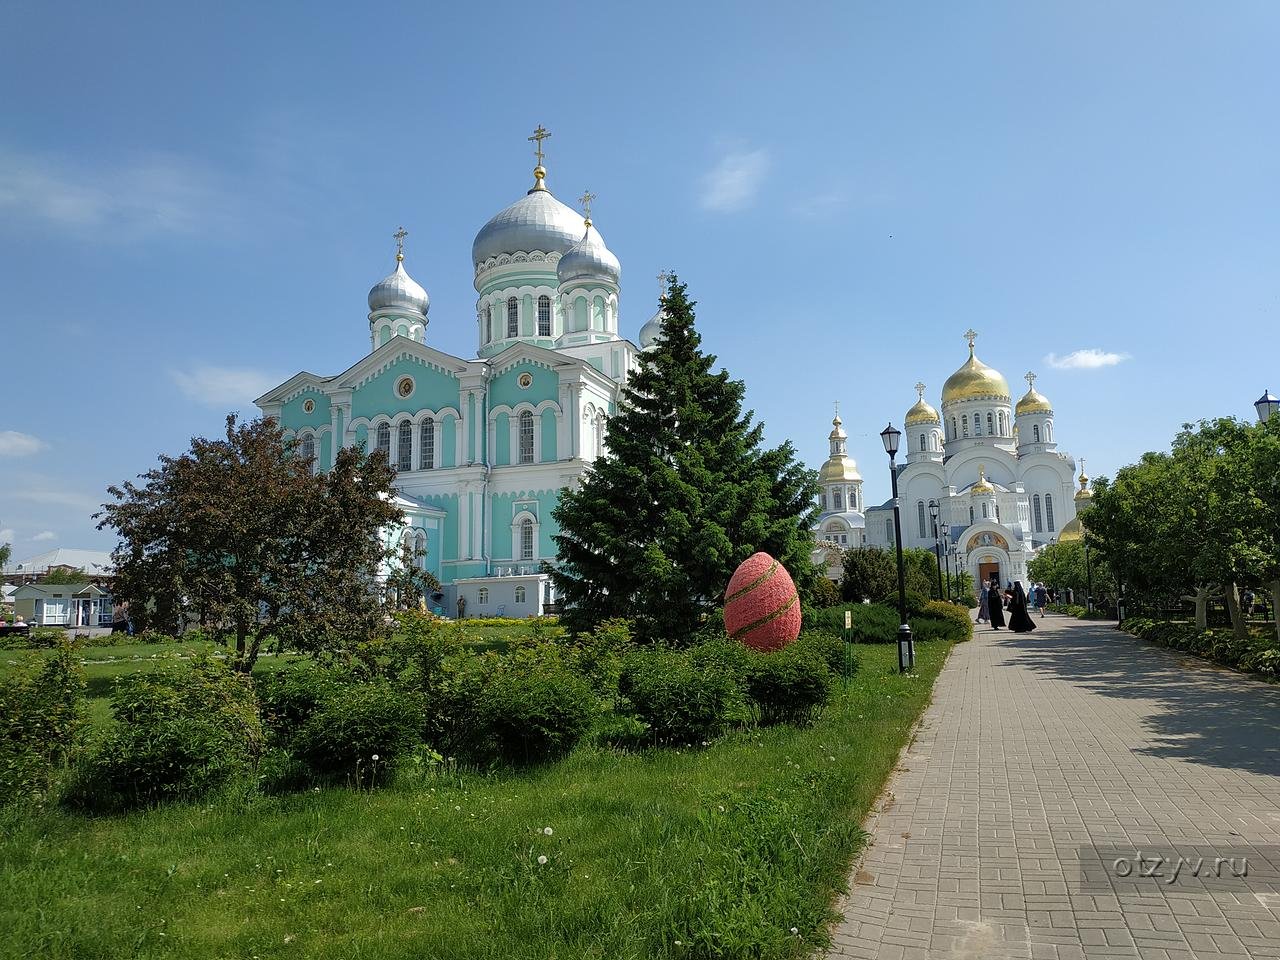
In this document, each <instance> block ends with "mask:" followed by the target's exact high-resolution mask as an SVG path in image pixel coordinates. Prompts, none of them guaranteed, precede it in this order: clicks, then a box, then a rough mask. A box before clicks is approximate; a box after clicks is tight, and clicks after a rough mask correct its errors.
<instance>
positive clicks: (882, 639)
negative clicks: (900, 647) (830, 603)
mask: <svg viewBox="0 0 1280 960" xmlns="http://www.w3.org/2000/svg"><path fill="white" fill-rule="evenodd" d="M846 610H847V611H849V613H850V616H851V619H852V627H851V629H850V640H851V641H852V642H853V643H893V642H894V640H895V639H896V638H897V636H898V611H897V610H895V609H893V608H892V607H887V606H885V605H884V604H882V603H854V604H844V605H842V606H839V607H832V608H830V609H828V610H823V611H822V612H821V613H820V614H818V615H817V617H816V618H815V626H819V627H824V628H826V629H827V630H834V631H836V632H837V633H838V634H840V635H841V636H843V635H844V614H845V611H846Z"/></svg>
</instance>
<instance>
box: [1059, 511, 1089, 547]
mask: <svg viewBox="0 0 1280 960" xmlns="http://www.w3.org/2000/svg"><path fill="white" fill-rule="evenodd" d="M1083 539H1084V524H1082V523H1081V522H1080V518H1079V517H1078V516H1076V517H1072V518H1071V519H1070V520H1069V521H1067V525H1066V526H1065V527H1063V528H1062V532H1061V533H1059V534H1058V542H1059V543H1076V542H1078V541H1080V540H1083Z"/></svg>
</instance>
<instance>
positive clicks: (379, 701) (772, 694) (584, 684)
mask: <svg viewBox="0 0 1280 960" xmlns="http://www.w3.org/2000/svg"><path fill="white" fill-rule="evenodd" d="M939 622H940V621H939ZM856 669H857V661H856V659H854V658H852V657H851V656H850V650H849V648H848V646H847V645H846V644H845V643H844V642H843V640H842V639H841V638H840V637H839V636H837V635H836V634H834V633H832V632H830V631H823V630H819V629H810V630H808V631H806V632H805V633H804V634H802V636H801V637H800V639H799V640H798V641H797V642H796V643H794V644H791V645H790V646H789V647H787V648H786V649H784V650H782V651H778V652H776V653H770V654H760V653H756V652H754V651H752V650H749V649H747V648H745V647H743V646H742V645H740V644H737V643H733V642H731V641H729V640H728V639H727V638H725V637H724V636H723V635H721V636H719V637H713V638H712V639H708V640H705V641H704V642H702V643H700V644H698V645H696V646H693V647H689V648H686V649H674V648H652V647H645V648H640V647H637V646H636V645H634V644H633V643H632V642H631V638H630V632H629V629H628V626H627V625H626V624H625V623H624V622H613V623H608V624H605V625H603V626H602V627H600V628H599V629H598V630H596V631H595V632H593V633H590V634H586V635H581V636H577V637H564V636H554V637H551V638H550V639H548V638H543V637H531V638H528V639H527V640H523V641H519V642H515V643H514V645H513V648H512V649H510V650H508V651H504V652H502V653H498V652H494V651H486V652H477V651H476V650H475V649H473V648H472V647H471V646H469V645H467V644H465V643H463V642H462V641H461V640H460V639H459V636H458V633H457V632H456V631H454V630H451V629H449V628H448V627H444V626H441V625H440V624H439V623H438V622H434V621H432V620H429V619H426V618H420V617H416V616H410V617H407V618H406V620H405V622H404V623H403V629H402V630H401V632H400V633H398V634H397V635H396V636H395V637H392V638H388V639H383V640H380V641H377V642H374V643H368V644H363V645H361V646H359V647H358V648H357V649H356V650H355V651H354V655H353V656H352V657H351V658H350V659H348V660H345V661H343V662H342V663H340V664H330V665H324V664H318V663H314V662H307V663H302V664H299V665H297V666H295V667H293V668H290V669H286V670H281V671H273V672H270V673H266V674H264V675H262V676H261V677H255V678H250V677H248V676H245V675H242V674H238V673H235V672H233V671H232V670H231V669H230V668H229V667H228V666H227V663H226V661H225V660H222V659H218V658H214V657H211V656H208V655H201V656H197V657H194V658H193V659H192V660H191V661H190V662H187V663H183V664H181V665H179V666H177V667H176V668H173V669H169V670H160V671H155V672H152V673H147V674H138V675H132V676H129V677H125V678H122V679H121V680H120V681H118V682H117V684H116V687H115V690H114V693H113V695H112V698H111V706H112V713H113V716H114V722H113V723H111V724H110V725H109V726H108V727H106V728H105V730H103V731H101V732H100V733H99V735H98V736H97V737H96V738H95V739H93V740H92V741H91V742H87V743H86V742H81V741H80V739H79V737H78V734H79V730H80V723H81V719H82V718H83V713H84V711H83V706H84V700H83V689H84V681H83V674H82V669H81V667H80V666H79V663H78V661H77V660H76V658H74V657H73V656H72V654H71V652H70V649H69V648H66V649H64V650H63V651H62V652H61V653H60V654H59V655H58V656H57V657H55V658H52V659H50V660H49V661H48V662H47V664H46V666H45V667H44V668H43V671H42V672H41V673H39V674H36V673H24V674H21V675H20V676H19V678H18V679H17V680H9V681H6V682H5V684H4V685H3V686H0V706H2V707H3V708H4V711H3V712H4V714H5V716H6V718H7V719H8V722H9V726H10V729H9V730H8V731H6V733H7V734H8V735H7V736H6V737H5V739H4V742H3V744H0V802H3V801H4V800H7V799H13V798H16V797H23V796H25V797H31V796H37V795H42V794H44V793H46V792H47V791H48V788H49V785H50V783H51V782H53V781H54V779H55V777H54V774H55V773H56V772H57V769H56V768H57V767H58V765H60V764H61V765H66V764H67V762H68V760H69V759H70V761H71V763H70V770H69V773H68V775H67V776H66V777H64V778H63V779H62V784H61V791H60V793H61V800H62V802H63V803H65V804H66V805H68V806H71V807H73V808H78V809H83V810H88V811H95V812H96V811H105V812H110V811H118V810H127V809H133V808H138V807H145V806H150V805H154V804H157V803H161V802H166V801H171V800H179V799H191V798H196V797H200V796H203V795H206V794H208V793H210V792H211V791H214V790H217V789H224V788H228V787H233V786H236V787H237V789H261V790H263V791H266V792H280V791H288V790H294V789H299V788H303V787H307V786H311V785H320V784H351V785H354V786H361V787H372V786H376V785H378V784H380V783H383V782H386V781H387V780H388V779H390V778H391V777H392V776H393V775H394V774H395V772H396V770H397V769H398V768H400V767H401V766H403V765H405V764H406V763H418V764H422V763H426V764H436V763H440V762H442V761H445V760H446V759H456V760H457V761H460V762H464V763H468V764H472V765H476V766H481V767H488V766H495V765H514V766H523V765H528V764H534V763H541V762H546V761H551V760H555V759H556V758H558V757H561V756H563V755H564V754H566V753H568V752H569V751H570V750H572V749H573V748H574V747H575V746H576V745H577V744H579V743H580V742H583V741H584V740H587V739H595V740H596V741H597V742H599V743H601V744H603V745H607V746H623V747H629V748H638V747H645V746H652V745H663V744H692V745H696V744H700V743H706V742H709V741H710V740H712V739H714V738H715V737H717V736H720V735H721V734H723V733H724V732H725V731H726V730H729V729H731V728H735V727H741V726H748V725H754V724H759V725H767V724H775V723H806V722H809V721H810V720H811V719H812V718H813V717H814V715H815V713H816V712H817V711H818V710H820V709H821V708H822V707H823V705H825V704H826V702H827V700H828V698H829V696H830V694H831V691H832V689H833V686H834V683H835V678H836V677H837V676H839V675H840V674H842V673H843V674H848V673H851V672H853V671H855V670H856ZM4 750H8V753H4V752H3V751H4ZM237 785H238V786H237Z"/></svg>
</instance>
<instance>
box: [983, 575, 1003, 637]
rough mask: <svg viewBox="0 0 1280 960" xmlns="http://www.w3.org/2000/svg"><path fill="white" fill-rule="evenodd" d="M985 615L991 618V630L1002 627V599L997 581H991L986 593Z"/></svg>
mask: <svg viewBox="0 0 1280 960" xmlns="http://www.w3.org/2000/svg"><path fill="white" fill-rule="evenodd" d="M987 615H988V616H989V617H990V618H991V629H992V630H999V629H1000V628H1001V627H1003V626H1004V597H1003V596H1002V595H1001V593H1000V581H999V580H992V581H991V589H990V590H989V591H987Z"/></svg>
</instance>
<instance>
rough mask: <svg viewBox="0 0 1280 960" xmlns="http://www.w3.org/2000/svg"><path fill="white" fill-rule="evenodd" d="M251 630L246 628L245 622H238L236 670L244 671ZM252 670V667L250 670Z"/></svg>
mask: <svg viewBox="0 0 1280 960" xmlns="http://www.w3.org/2000/svg"><path fill="white" fill-rule="evenodd" d="M248 635H249V630H248V628H247V627H246V626H245V623H244V621H243V620H237V621H236V660H235V663H234V664H233V666H234V668H235V669H236V670H240V671H244V656H245V650H246V647H247V646H248V644H247V643H246V641H247V639H248ZM250 669H252V667H251V668H250Z"/></svg>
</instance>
